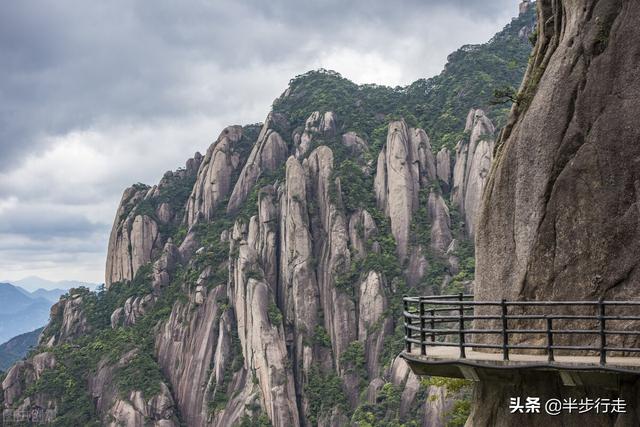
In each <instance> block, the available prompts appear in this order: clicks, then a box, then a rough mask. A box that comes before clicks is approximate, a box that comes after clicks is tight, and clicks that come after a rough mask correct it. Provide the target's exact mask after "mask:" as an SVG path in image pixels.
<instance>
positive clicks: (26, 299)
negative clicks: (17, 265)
mask: <svg viewBox="0 0 640 427" xmlns="http://www.w3.org/2000/svg"><path fill="white" fill-rule="evenodd" d="M52 292H53V291H52ZM63 292H64V291H63ZM52 295H53V294H51V293H47V291H44V293H42V292H41V293H37V294H32V293H30V292H28V291H26V290H24V289H21V288H20V287H18V286H14V285H12V284H10V283H0V301H2V304H0V343H4V342H5V341H7V340H9V339H11V338H13V337H15V336H16V335H20V334H23V333H25V332H29V331H33V330H34V329H37V328H40V327H42V326H44V325H45V324H46V323H47V321H48V320H49V310H50V308H51V305H52V304H53V302H54V301H52V299H51V298H52ZM56 300H57V299H56Z"/></svg>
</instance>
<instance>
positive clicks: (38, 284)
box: [5, 276, 98, 292]
mask: <svg viewBox="0 0 640 427" xmlns="http://www.w3.org/2000/svg"><path fill="white" fill-rule="evenodd" d="M5 282H8V283H12V284H14V285H16V286H19V287H21V288H23V289H26V290H27V291H29V292H34V291H37V290H39V289H44V290H55V289H64V290H65V291H66V290H69V289H71V288H79V287H81V286H84V287H87V288H89V289H95V288H96V287H97V286H98V285H97V284H96V283H89V282H80V281H77V280H60V281H52V280H47V279H43V278H41V277H38V276H29V277H25V278H23V279H20V280H5Z"/></svg>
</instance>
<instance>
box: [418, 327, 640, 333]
mask: <svg viewBox="0 0 640 427" xmlns="http://www.w3.org/2000/svg"><path fill="white" fill-rule="evenodd" d="M407 326H408V327H411V329H412V330H414V331H418V332H425V333H427V334H436V335H438V334H441V333H449V332H451V333H454V332H455V333H458V332H460V330H459V329H444V328H442V329H438V328H424V329H422V328H420V326H418V325H407ZM464 331H465V332H468V333H470V334H497V333H503V332H506V333H508V334H512V335H513V334H546V333H548V332H551V333H552V334H555V335H563V334H574V335H581V334H585V335H586V334H599V333H600V331H595V330H591V329H552V330H550V331H547V330H546V329H507V330H505V331H503V330H502V329H465V330H464ZM604 333H605V334H607V335H640V331H604Z"/></svg>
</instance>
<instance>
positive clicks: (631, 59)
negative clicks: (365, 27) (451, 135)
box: [469, 0, 640, 426]
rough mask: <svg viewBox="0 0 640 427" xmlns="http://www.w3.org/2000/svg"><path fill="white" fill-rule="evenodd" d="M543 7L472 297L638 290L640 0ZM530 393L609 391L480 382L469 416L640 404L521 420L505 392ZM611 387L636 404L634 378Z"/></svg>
mask: <svg viewBox="0 0 640 427" xmlns="http://www.w3.org/2000/svg"><path fill="white" fill-rule="evenodd" d="M537 10H538V14H539V19H538V27H537V43H536V46H535V49H534V52H533V56H532V59H531V61H530V64H529V68H528V70H527V73H526V77H525V80H524V82H523V84H522V86H521V88H520V92H519V94H518V95H517V97H516V99H517V103H516V104H515V105H514V107H513V110H512V114H511V117H510V120H509V123H508V126H507V127H506V129H505V130H504V131H503V133H502V136H501V138H500V140H499V142H498V148H497V156H496V157H497V158H496V162H495V165H494V168H493V170H492V173H491V175H490V177H489V180H488V182H487V183H486V191H485V197H484V200H483V202H482V209H481V214H480V219H479V223H478V226H477V231H476V234H477V238H476V245H477V246H476V250H477V271H476V288H475V289H476V298H477V299H491V300H496V299H500V298H508V299H512V300H518V299H522V300H536V299H540V300H581V299H587V300H597V299H598V298H601V297H604V298H605V299H607V300H615V299H629V298H631V299H637V298H638V288H637V283H638V280H639V278H640V276H639V274H640V273H639V271H638V269H637V268H636V266H637V263H638V262H637V252H638V249H639V248H638V246H639V245H640V235H639V234H638V230H639V228H638V215H637V209H638V182H640V181H639V180H638V179H639V178H638V168H637V159H638V158H639V155H640V146H639V145H638V140H639V138H640V129H639V128H638V126H637V121H636V119H635V111H637V109H638V104H639V103H640V101H639V98H638V95H639V94H640V79H639V78H638V73H637V66H638V58H639V57H640V47H639V44H638V41H640V27H638V25H637V23H638V20H639V19H640V3H638V2H637V1H625V0H620V1H598V0H587V1H584V2H573V1H550V0H539V1H538V2H537ZM631 339H632V340H634V341H635V340H636V339H637V338H636V337H634V338H631ZM574 342H575V343H576V344H579V343H583V344H584V343H587V342H589V338H588V337H576V339H575V341H574ZM636 345H637V343H636ZM522 394H526V395H537V396H555V397H557V396H560V395H561V396H562V397H567V396H576V397H580V396H584V395H587V396H590V397H591V396H593V395H597V396H598V397H600V396H608V395H610V394H609V392H607V391H606V390H594V389H591V390H585V389H584V388H582V387H576V388H566V387H562V386H561V385H559V384H558V381H557V380H554V379H553V378H551V377H549V378H547V377H539V378H537V379H534V378H523V379H520V380H517V381H515V382H514V383H513V384H504V383H490V384H489V383H486V384H484V383H483V384H481V385H480V386H479V387H478V388H477V390H476V397H475V406H474V410H473V413H472V418H471V420H470V421H469V425H489V424H490V425H504V426H506V425H514V423H516V422H517V423H518V424H519V425H539V424H540V423H541V422H544V423H545V424H546V425H558V426H559V425H563V426H567V425H579V424H580V425H584V424H585V423H587V424H589V425H607V426H609V425H611V426H613V425H616V426H621V425H625V426H626V425H638V424H639V423H640V420H639V419H638V418H637V415H636V414H635V412H633V411H630V412H631V413H628V414H624V415H619V416H610V417H607V416H596V415H590V416H588V415H585V416H583V417H581V418H578V417H575V416H571V415H568V414H566V413H564V415H561V416H558V417H548V419H547V420H545V419H544V417H536V418H535V420H534V419H533V418H529V417H521V418H518V420H517V421H516V419H515V418H514V416H512V415H510V414H509V413H508V411H506V410H505V405H504V402H505V401H506V399H508V397H509V396H513V395H522ZM613 395H614V396H616V397H618V396H619V395H624V396H625V398H626V399H629V400H630V401H631V402H637V400H636V399H637V388H635V389H634V388H633V385H629V387H622V386H621V388H619V389H618V390H617V391H614V392H613ZM630 404H631V405H632V406H633V405H634V403H630Z"/></svg>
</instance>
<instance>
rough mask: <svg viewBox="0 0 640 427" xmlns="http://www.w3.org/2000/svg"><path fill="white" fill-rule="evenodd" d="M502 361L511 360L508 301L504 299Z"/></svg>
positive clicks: (502, 305) (502, 303)
mask: <svg viewBox="0 0 640 427" xmlns="http://www.w3.org/2000/svg"><path fill="white" fill-rule="evenodd" d="M500 305H501V307H502V359H503V360H509V333H508V332H507V329H508V328H507V300H506V299H504V298H503V299H502V302H501V303H500Z"/></svg>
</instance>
